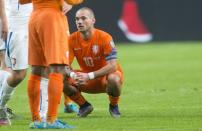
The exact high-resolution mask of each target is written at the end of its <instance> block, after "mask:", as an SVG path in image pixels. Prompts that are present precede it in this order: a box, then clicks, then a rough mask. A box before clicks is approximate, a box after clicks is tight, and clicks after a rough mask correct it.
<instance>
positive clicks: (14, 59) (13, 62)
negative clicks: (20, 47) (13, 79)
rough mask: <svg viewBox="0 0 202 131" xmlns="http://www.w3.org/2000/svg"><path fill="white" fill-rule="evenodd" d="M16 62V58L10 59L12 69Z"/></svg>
mask: <svg viewBox="0 0 202 131" xmlns="http://www.w3.org/2000/svg"><path fill="white" fill-rule="evenodd" d="M16 61H17V60H16V58H11V62H12V65H13V67H15V65H16Z"/></svg>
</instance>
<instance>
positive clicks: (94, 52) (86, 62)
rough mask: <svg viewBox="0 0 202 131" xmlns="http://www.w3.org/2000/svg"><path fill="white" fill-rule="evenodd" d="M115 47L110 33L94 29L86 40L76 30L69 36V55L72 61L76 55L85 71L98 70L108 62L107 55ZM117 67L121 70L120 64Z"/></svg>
mask: <svg viewBox="0 0 202 131" xmlns="http://www.w3.org/2000/svg"><path fill="white" fill-rule="evenodd" d="M113 49H115V45H114V42H113V39H112V37H111V35H110V34H108V33H106V32H104V31H101V30H98V29H94V34H93V35H92V37H91V38H90V39H88V40H84V39H83V38H82V36H81V33H80V32H78V31H77V32H74V33H73V34H72V35H70V37H69V51H70V53H69V57H70V63H72V61H73V59H74V57H76V59H77V62H78V64H79V66H80V68H81V70H82V71H83V72H91V71H95V70H98V69H100V68H102V67H103V66H105V65H106V64H107V60H106V57H107V56H108V55H110V53H111V52H112V50H113ZM117 69H118V70H120V71H121V68H120V66H119V64H117Z"/></svg>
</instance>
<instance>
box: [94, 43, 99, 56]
mask: <svg viewBox="0 0 202 131" xmlns="http://www.w3.org/2000/svg"><path fill="white" fill-rule="evenodd" d="M98 50H99V46H98V45H96V44H94V45H93V47H92V51H93V53H94V54H97V53H98Z"/></svg>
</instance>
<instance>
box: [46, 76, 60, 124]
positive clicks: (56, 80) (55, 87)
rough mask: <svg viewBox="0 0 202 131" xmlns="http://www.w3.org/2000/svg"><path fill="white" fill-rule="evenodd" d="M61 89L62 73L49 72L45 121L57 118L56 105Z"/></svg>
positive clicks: (58, 102)
mask: <svg viewBox="0 0 202 131" xmlns="http://www.w3.org/2000/svg"><path fill="white" fill-rule="evenodd" d="M62 90H63V75H62V74H59V73H51V74H49V83H48V114H47V121H48V122H54V121H55V120H56V119H57V112H58V106H59V104H60V100H61V96H62Z"/></svg>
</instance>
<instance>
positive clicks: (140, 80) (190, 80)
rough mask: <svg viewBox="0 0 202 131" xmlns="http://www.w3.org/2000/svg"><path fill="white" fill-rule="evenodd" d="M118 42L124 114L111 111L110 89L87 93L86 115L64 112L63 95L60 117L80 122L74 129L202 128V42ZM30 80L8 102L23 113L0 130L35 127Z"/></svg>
mask: <svg viewBox="0 0 202 131" xmlns="http://www.w3.org/2000/svg"><path fill="white" fill-rule="evenodd" d="M117 48H118V57H119V62H120V63H121V66H122V68H123V71H124V82H125V83H124V85H123V90H122V96H121V100H120V111H121V113H122V116H121V118H120V119H114V118H111V117H110V115H109V112H108V97H107V95H106V94H97V95H91V94H85V96H86V98H87V100H88V101H89V102H91V103H92V104H93V106H94V111H93V113H92V114H90V115H89V116H88V117H87V118H78V117H76V114H64V113H63V107H64V106H63V101H61V105H60V109H59V118H60V119H62V120H64V121H65V122H68V123H69V124H70V125H74V126H76V129H73V131H199V130H202V43H200V42H167V43H160V42H156V43H154V42H153V43H148V44H126V43H122V44H118V45H117ZM26 81H27V80H24V81H23V82H22V84H20V86H18V89H17V90H16V92H15V94H14V96H13V98H12V100H11V101H10V102H9V103H8V106H9V107H10V108H12V109H13V110H14V112H15V113H16V114H17V115H18V116H20V117H19V118H18V119H13V120H12V126H4V127H3V126H2V127H0V131H27V130H30V129H29V128H28V125H29V123H30V120H31V119H30V112H29V106H28V97H27V88H26V83H27V82H26ZM60 130H61V131H62V130H63V129H60ZM66 130H67V129H66ZM52 131H53V130H52Z"/></svg>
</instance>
